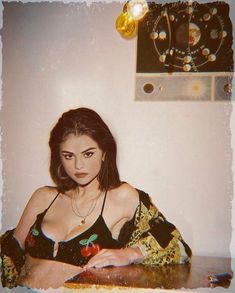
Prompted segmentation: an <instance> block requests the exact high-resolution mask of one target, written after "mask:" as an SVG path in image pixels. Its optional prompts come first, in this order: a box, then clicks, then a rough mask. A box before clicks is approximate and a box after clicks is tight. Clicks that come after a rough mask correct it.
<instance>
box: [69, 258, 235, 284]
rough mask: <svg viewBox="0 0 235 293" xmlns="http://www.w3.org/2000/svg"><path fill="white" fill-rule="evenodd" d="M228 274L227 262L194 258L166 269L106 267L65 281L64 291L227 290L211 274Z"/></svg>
mask: <svg viewBox="0 0 235 293" xmlns="http://www.w3.org/2000/svg"><path fill="white" fill-rule="evenodd" d="M224 272H227V273H229V274H231V275H233V273H232V269H231V260H230V259H229V258H219V257H204V256H194V257H193V258H192V261H191V264H184V265H168V266H163V267H157V266H144V265H141V264H139V265H129V266H125V267H106V268H102V269H91V270H89V271H85V272H83V273H81V274H79V275H77V276H75V277H74V278H72V279H70V280H68V281H67V282H66V283H65V284H64V286H65V287H66V288H73V289H74V288H77V289H82V288H89V287H90V288H91V287H93V288H94V286H95V287H96V288H122V289H125V288H164V289H180V288H186V289H194V288H202V287H214V286H222V287H224V288H228V287H229V286H230V281H224V282H221V283H219V284H211V283H210V282H209V280H208V275H209V274H210V273H214V274H218V273H224Z"/></svg>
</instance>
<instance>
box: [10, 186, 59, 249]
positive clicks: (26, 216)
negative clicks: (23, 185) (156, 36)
mask: <svg viewBox="0 0 235 293" xmlns="http://www.w3.org/2000/svg"><path fill="white" fill-rule="evenodd" d="M57 193H58V192H57V191H56V188H53V187H40V188H38V189H37V190H35V191H34V192H33V194H32V196H31V198H30V199H29V201H28V203H27V205H26V207H25V209H24V211H23V214H22V216H21V218H20V221H19V223H18V225H17V227H16V229H15V232H14V235H15V237H16V239H17V240H18V241H19V243H20V245H21V247H22V248H23V247H24V241H25V238H26V236H27V233H28V231H29V228H30V227H31V225H32V224H33V223H34V222H35V220H36V218H37V215H38V214H40V213H42V212H43V211H44V210H45V209H46V208H47V207H48V206H49V204H50V203H51V202H52V200H53V199H54V198H55V196H56V194H57Z"/></svg>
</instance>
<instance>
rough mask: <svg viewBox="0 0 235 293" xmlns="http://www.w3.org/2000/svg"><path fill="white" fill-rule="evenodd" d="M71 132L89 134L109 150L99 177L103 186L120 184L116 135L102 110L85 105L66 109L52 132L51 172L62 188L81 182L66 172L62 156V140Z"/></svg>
mask: <svg viewBox="0 0 235 293" xmlns="http://www.w3.org/2000/svg"><path fill="white" fill-rule="evenodd" d="M69 134H74V135H78V136H79V135H87V136H89V137H90V138H92V139H93V140H94V141H95V142H96V143H97V144H98V146H99V148H100V149H101V150H102V151H103V153H104V154H105V156H104V160H103V162H102V165H101V170H100V172H99V174H98V177H97V179H98V182H99V185H100V186H99V188H100V190H102V191H104V190H109V189H112V188H115V187H118V186H119V185H120V184H121V182H120V179H119V173H118V169H117V164H116V156H117V146H116V142H115V139H114V137H113V135H112V133H111V131H110V130H109V128H108V126H107V125H106V124H105V123H104V121H103V120H102V118H101V117H100V116H99V114H98V113H96V112H95V111H93V110H91V109H89V108H84V107H83V108H77V109H72V110H69V111H67V112H65V113H63V114H62V116H61V117H60V118H59V120H58V122H57V123H56V125H55V126H54V128H53V129H52V131H51V133H50V139H49V146H50V150H51V157H50V174H51V178H52V180H53V181H54V182H55V184H56V186H57V188H58V190H59V191H60V192H64V191H67V190H70V189H74V188H76V187H77V186H78V183H77V182H75V181H74V180H73V179H71V178H70V177H69V176H68V175H67V174H66V172H65V170H64V168H63V165H62V163H61V159H60V144H61V143H62V142H63V141H65V140H66V137H67V136H68V135H69Z"/></svg>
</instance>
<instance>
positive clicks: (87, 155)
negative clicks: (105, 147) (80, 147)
mask: <svg viewBox="0 0 235 293" xmlns="http://www.w3.org/2000/svg"><path fill="white" fill-rule="evenodd" d="M93 154H94V152H86V153H84V157H85V158H90V157H91V156H93Z"/></svg>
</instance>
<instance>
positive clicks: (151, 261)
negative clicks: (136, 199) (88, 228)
mask: <svg viewBox="0 0 235 293" xmlns="http://www.w3.org/2000/svg"><path fill="white" fill-rule="evenodd" d="M139 193H140V203H139V205H138V207H137V209H136V212H135V215H134V217H133V219H132V220H131V221H130V222H128V223H127V224H126V225H124V227H123V228H122V230H121V231H120V235H119V239H120V241H121V242H122V244H123V246H125V247H139V248H140V250H141V252H142V254H143V256H144V259H143V261H142V263H143V264H148V265H165V264H181V263H187V262H190V257H191V255H192V252H191V249H190V247H189V246H188V245H187V244H186V243H185V241H184V240H183V238H182V236H181V234H180V232H179V230H178V229H177V228H176V227H175V226H174V225H173V224H171V223H170V222H168V221H167V220H166V218H165V217H164V216H163V215H162V213H161V212H159V210H158V209H157V208H156V206H155V205H154V204H153V203H152V201H151V199H150V197H149V195H147V194H146V193H144V192H142V191H139Z"/></svg>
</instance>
